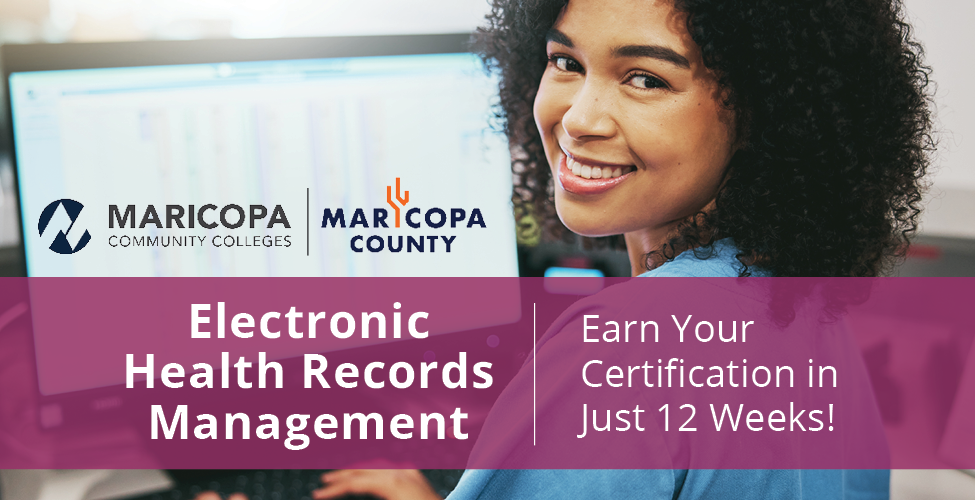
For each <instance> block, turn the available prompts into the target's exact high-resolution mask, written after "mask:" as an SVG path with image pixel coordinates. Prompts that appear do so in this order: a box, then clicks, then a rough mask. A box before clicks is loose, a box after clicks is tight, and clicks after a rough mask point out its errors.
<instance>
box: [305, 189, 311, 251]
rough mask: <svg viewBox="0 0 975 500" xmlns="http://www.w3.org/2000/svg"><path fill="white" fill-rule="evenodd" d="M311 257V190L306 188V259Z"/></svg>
mask: <svg viewBox="0 0 975 500" xmlns="http://www.w3.org/2000/svg"><path fill="white" fill-rule="evenodd" d="M309 255H311V188H305V257H308V256H309Z"/></svg>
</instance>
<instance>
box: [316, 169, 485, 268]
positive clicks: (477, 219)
mask: <svg viewBox="0 0 975 500" xmlns="http://www.w3.org/2000/svg"><path fill="white" fill-rule="evenodd" d="M409 202H410V192H409V191H403V190H402V189H401V186H400V178H399V177H397V178H396V196H395V197H394V196H393V186H386V203H387V204H389V206H390V207H392V208H393V214H394V216H395V221H393V227H394V228H399V227H400V223H401V222H402V221H405V222H406V225H407V226H409V227H411V228H413V229H420V228H423V227H426V228H429V229H446V227H445V226H447V225H448V224H449V227H450V228H451V229H456V228H457V227H458V226H460V227H461V228H465V229H471V228H474V227H479V228H486V227H487V224H485V223H484V215H483V214H481V209H479V208H472V209H464V208H450V209H446V210H445V209H442V208H438V207H432V208H430V209H427V210H425V211H424V210H423V209H421V208H420V207H411V208H409V209H407V207H406V206H407V205H408V204H409ZM448 213H449V216H448ZM388 217H389V212H388V211H387V210H386V209H385V208H373V209H372V221H371V225H370V220H369V219H368V218H367V217H366V209H363V208H356V209H355V210H354V211H353V213H352V219H351V220H350V221H349V224H348V226H346V221H345V210H344V209H342V208H338V209H334V210H333V209H331V208H326V209H325V211H324V213H323V214H322V229H327V228H336V227H340V228H344V229H359V228H361V229H374V230H375V229H389V228H390V227H389V223H387V222H386V219H387V218H388ZM456 238H457V236H443V235H422V236H416V235H407V236H402V235H400V236H392V235H388V236H386V237H385V238H384V237H383V236H380V235H378V234H373V235H362V234H357V235H355V236H353V237H352V238H351V239H350V240H349V247H350V248H352V251H353V252H356V253H362V252H364V251H369V252H372V253H378V252H384V251H388V252H392V253H399V252H402V251H403V250H404V246H405V250H406V252H407V253H412V252H421V253H422V252H437V251H445V252H448V253H449V252H450V249H451V245H453V244H454V240H455V239H456ZM438 243H442V244H438Z"/></svg>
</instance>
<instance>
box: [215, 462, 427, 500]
mask: <svg viewBox="0 0 975 500" xmlns="http://www.w3.org/2000/svg"><path fill="white" fill-rule="evenodd" d="M387 464H388V463H387ZM322 483H324V486H322V487H321V488H319V489H317V490H315V491H313V492H312V498H315V499H316V500H326V499H330V498H342V497H344V496H346V495H373V496H376V497H379V498H383V499H385V500H442V499H441V498H440V495H438V494H437V492H435V491H433V487H432V486H430V483H429V482H428V481H427V478H425V477H423V474H420V471H418V470H416V469H345V470H337V471H332V472H326V473H325V474H322ZM196 500H221V498H220V495H218V494H217V493H214V492H212V491H206V492H203V493H200V494H199V495H197V497H196ZM227 500H247V496H245V495H244V494H242V493H234V494H233V495H230V496H229V497H227Z"/></svg>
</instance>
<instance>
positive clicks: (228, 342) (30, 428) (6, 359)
mask: <svg viewBox="0 0 975 500" xmlns="http://www.w3.org/2000/svg"><path fill="white" fill-rule="evenodd" d="M583 293H588V294H589V295H588V296H582V295H580V294H583ZM972 296H975V280H972V279H965V278H917V279H914V278H897V279H894V278H882V279H812V278H795V279H788V278H747V279H737V278H733V279H732V278H721V279H696V278H662V279H660V278H657V279H625V280H605V281H604V280H602V279H592V278H548V279H541V278H410V279H406V278H367V279H363V278H356V279H342V278H316V279H310V278H295V279H287V278H275V279H271V278H260V279H258V278H239V279H219V278H182V279H153V278H31V279H26V278H3V279H0V467H4V468H173V469H175V468H228V469H229V468H345V467H350V466H355V465H356V464H359V463H365V462H369V461H373V460H376V459H382V460H386V461H388V462H392V463H396V464H401V466H403V467H415V468H463V467H467V468H518V469H525V468H528V469H559V468H573V469H575V468H584V469H609V468H613V469H616V468H623V469H633V468H682V469H683V468H694V469H710V468H716V469H729V468H734V469H741V468H746V469H747V468H772V469H780V468H789V469H791V468H807V469H808V468H812V469H815V468H829V469H833V468H848V469H877V468H881V469H885V468H975V426H973V424H972V422H975V350H973V347H972V345H973V344H972V338H973V334H975V329H973V326H972V325H973V319H975V318H973V317H972V316H973V315H972V309H971V307H970V304H969V303H970V298H971V297H972Z"/></svg>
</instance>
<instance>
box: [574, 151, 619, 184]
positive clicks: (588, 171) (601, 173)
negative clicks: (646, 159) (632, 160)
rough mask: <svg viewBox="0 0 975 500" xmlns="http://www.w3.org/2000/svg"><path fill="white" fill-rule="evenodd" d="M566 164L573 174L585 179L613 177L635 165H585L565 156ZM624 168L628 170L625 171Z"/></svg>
mask: <svg viewBox="0 0 975 500" xmlns="http://www.w3.org/2000/svg"><path fill="white" fill-rule="evenodd" d="M565 164H566V166H567V167H569V170H571V171H572V174H573V175H576V176H579V177H582V178H583V179H613V178H615V177H619V176H621V175H623V174H624V173H629V172H630V171H631V170H633V167H593V166H590V165H583V164H582V163H579V162H577V161H575V160H573V159H572V158H569V157H568V156H566V157H565ZM624 168H625V169H626V172H624Z"/></svg>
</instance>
